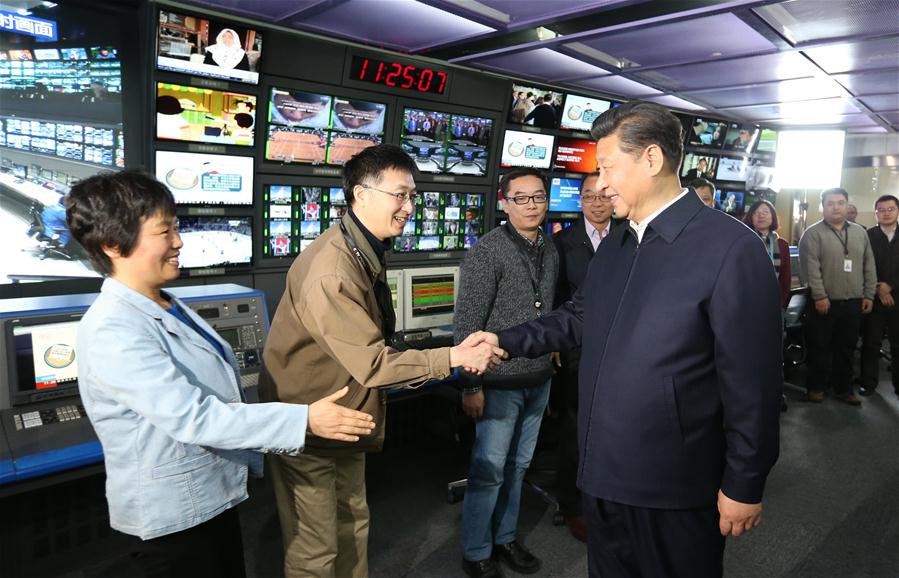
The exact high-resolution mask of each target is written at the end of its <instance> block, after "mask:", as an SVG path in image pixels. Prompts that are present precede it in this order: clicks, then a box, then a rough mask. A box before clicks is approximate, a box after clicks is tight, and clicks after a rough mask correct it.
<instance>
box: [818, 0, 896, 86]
mask: <svg viewBox="0 0 899 578" xmlns="http://www.w3.org/2000/svg"><path fill="white" fill-rule="evenodd" d="M896 9H897V10H899V3H897V4H896ZM896 18H897V19H899V15H896ZM803 52H805V54H806V55H807V56H808V57H809V58H811V59H812V60H814V61H815V63H816V64H817V65H818V66H820V67H821V68H822V69H824V71H825V72H828V73H830V74H835V73H838V72H858V71H860V70H871V69H873V68H894V67H896V66H897V65H899V36H888V37H886V38H878V39H876V40H867V41H864V42H845V43H841V44H829V45H827V46H821V47H819V48H809V49H806V50H804V51H803Z"/></svg>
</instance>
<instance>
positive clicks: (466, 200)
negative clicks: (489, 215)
mask: <svg viewBox="0 0 899 578" xmlns="http://www.w3.org/2000/svg"><path fill="white" fill-rule="evenodd" d="M483 234H484V195H483V194H481V193H456V192H428V191H426V192H423V193H421V194H420V195H419V197H418V200H417V201H416V204H415V209H414V211H413V213H412V214H411V215H410V218H409V220H408V221H407V222H406V226H405V228H404V229H403V234H402V235H401V236H399V237H395V238H394V239H393V250H394V252H396V253H416V252H420V251H458V250H462V249H469V248H471V246H472V245H474V244H475V243H476V242H477V241H478V239H479V238H480V237H481V235H483Z"/></svg>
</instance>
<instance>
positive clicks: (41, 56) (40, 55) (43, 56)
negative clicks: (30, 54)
mask: <svg viewBox="0 0 899 578" xmlns="http://www.w3.org/2000/svg"><path fill="white" fill-rule="evenodd" d="M34 59H35V60H59V50H57V49H56V48H35V49H34Z"/></svg>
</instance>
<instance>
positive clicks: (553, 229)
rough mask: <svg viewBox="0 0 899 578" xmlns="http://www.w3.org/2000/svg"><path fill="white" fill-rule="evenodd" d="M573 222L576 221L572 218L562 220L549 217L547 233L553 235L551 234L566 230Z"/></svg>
mask: <svg viewBox="0 0 899 578" xmlns="http://www.w3.org/2000/svg"><path fill="white" fill-rule="evenodd" d="M573 224H574V221H573V220H571V219H561V220H558V219H548V220H547V221H546V234H547V235H549V236H550V237H551V236H553V235H555V234H556V233H559V232H561V231H564V230H565V229H567V228H568V227H570V226H572V225H573Z"/></svg>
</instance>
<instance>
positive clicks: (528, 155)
mask: <svg viewBox="0 0 899 578" xmlns="http://www.w3.org/2000/svg"><path fill="white" fill-rule="evenodd" d="M555 139H556V137H554V136H552V135H548V134H540V133H532V132H521V131H517V130H507V131H506V133H505V135H504V137H503V149H502V156H501V158H500V163H499V166H500V167H503V168H507V167H531V168H535V169H549V168H550V165H551V164H552V155H553V144H554V143H555Z"/></svg>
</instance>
